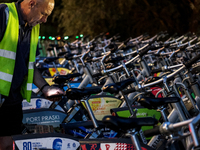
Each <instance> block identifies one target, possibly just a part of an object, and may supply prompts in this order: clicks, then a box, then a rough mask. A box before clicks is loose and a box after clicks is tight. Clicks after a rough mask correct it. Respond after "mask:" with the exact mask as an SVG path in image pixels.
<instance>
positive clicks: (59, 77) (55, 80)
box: [52, 73, 81, 84]
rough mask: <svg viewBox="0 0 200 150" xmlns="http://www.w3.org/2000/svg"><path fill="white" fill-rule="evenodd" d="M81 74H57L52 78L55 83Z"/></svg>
mask: <svg viewBox="0 0 200 150" xmlns="http://www.w3.org/2000/svg"><path fill="white" fill-rule="evenodd" d="M79 76H81V74H80V73H74V74H67V75H57V76H55V77H54V78H53V80H52V81H53V82H55V83H57V84H61V83H65V82H66V81H67V80H69V79H71V78H74V77H79Z"/></svg>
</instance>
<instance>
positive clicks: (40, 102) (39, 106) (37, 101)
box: [35, 99, 42, 109]
mask: <svg viewBox="0 0 200 150" xmlns="http://www.w3.org/2000/svg"><path fill="white" fill-rule="evenodd" d="M35 104H36V109H38V108H41V106H42V100H41V99H37V100H36V103H35Z"/></svg>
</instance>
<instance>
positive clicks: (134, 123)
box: [102, 116, 158, 133]
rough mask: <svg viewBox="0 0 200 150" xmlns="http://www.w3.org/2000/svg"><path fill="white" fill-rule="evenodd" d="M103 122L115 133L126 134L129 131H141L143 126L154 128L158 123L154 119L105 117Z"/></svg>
mask: <svg viewBox="0 0 200 150" xmlns="http://www.w3.org/2000/svg"><path fill="white" fill-rule="evenodd" d="M102 122H103V123H104V124H105V125H106V126H107V127H108V128H110V129H112V130H114V131H121V132H125V133H126V131H127V130H129V129H134V128H136V130H139V129H140V128H141V127H142V126H153V125H156V124H157V123H158V120H156V119H155V118H152V117H144V118H122V117H117V116H105V117H104V118H103V119H102Z"/></svg>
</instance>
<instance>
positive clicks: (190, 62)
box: [184, 54, 200, 68]
mask: <svg viewBox="0 0 200 150" xmlns="http://www.w3.org/2000/svg"><path fill="white" fill-rule="evenodd" d="M199 59H200V54H198V55H197V56H195V57H194V58H192V59H191V60H189V61H188V62H186V63H185V64H184V65H185V67H186V68H190V67H191V66H192V64H194V63H195V62H196V61H197V60H199Z"/></svg>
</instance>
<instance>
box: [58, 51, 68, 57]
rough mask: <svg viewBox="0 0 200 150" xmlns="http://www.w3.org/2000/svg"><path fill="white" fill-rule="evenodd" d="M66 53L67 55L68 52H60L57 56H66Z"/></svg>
mask: <svg viewBox="0 0 200 150" xmlns="http://www.w3.org/2000/svg"><path fill="white" fill-rule="evenodd" d="M67 53H69V52H60V53H58V56H63V55H65V54H67Z"/></svg>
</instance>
